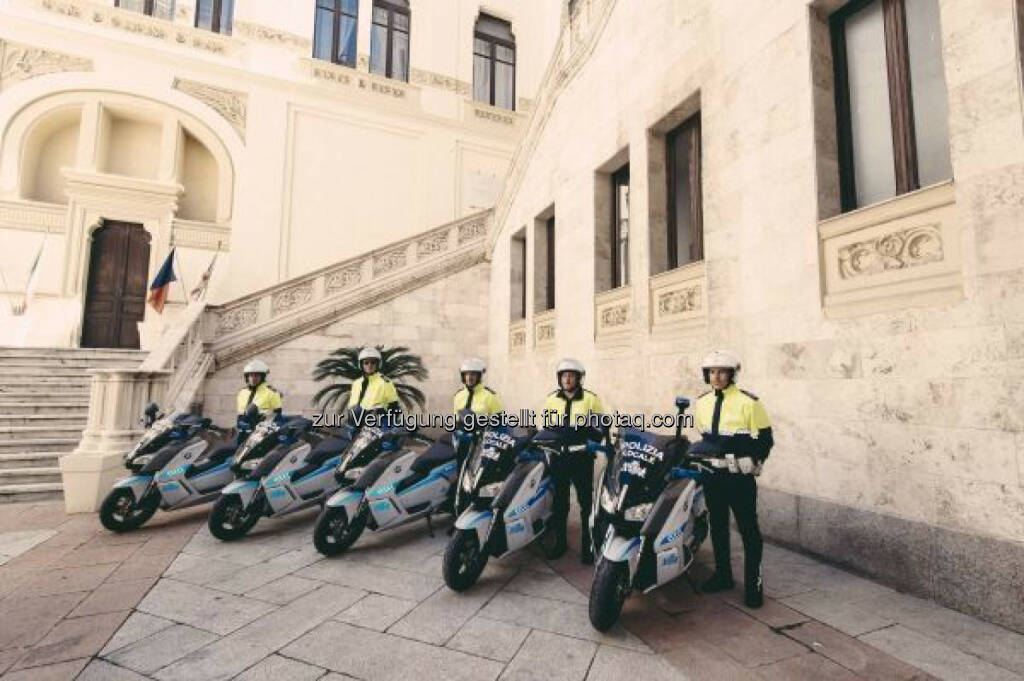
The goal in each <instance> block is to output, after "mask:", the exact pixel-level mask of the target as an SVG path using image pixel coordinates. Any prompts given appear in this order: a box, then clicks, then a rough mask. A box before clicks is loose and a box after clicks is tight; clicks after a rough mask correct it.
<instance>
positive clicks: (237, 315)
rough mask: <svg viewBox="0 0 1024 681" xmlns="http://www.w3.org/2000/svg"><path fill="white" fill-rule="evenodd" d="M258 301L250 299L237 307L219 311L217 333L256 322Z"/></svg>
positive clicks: (234, 329)
mask: <svg viewBox="0 0 1024 681" xmlns="http://www.w3.org/2000/svg"><path fill="white" fill-rule="evenodd" d="M259 312H260V308H259V303H258V302H257V301H251V302H248V303H245V304H244V305H239V306H238V307H232V308H228V309H227V310H224V311H222V312H221V313H220V319H219V323H218V324H217V329H218V331H219V333H231V332H232V331H237V330H239V329H244V328H245V327H247V326H252V325H253V324H255V323H256V320H257V318H258V317H259Z"/></svg>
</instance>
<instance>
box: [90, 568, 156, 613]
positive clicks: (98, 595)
mask: <svg viewBox="0 0 1024 681" xmlns="http://www.w3.org/2000/svg"><path fill="white" fill-rule="evenodd" d="M156 580H157V578H156V577H144V578H142V579H131V580H124V581H118V582H104V583H103V584H101V585H100V586H99V587H97V588H96V590H95V591H93V592H92V593H91V594H89V595H88V596H87V597H86V599H85V600H84V601H82V602H81V603H79V605H78V607H77V608H75V609H74V610H73V611H71V615H70V616H71V617H81V616H82V615H98V614H100V613H104V612H117V611H118V610H131V609H132V608H134V607H135V605H136V604H137V603H138V602H139V601H141V600H142V598H143V597H144V596H145V595H146V593H147V592H148V591H149V590H150V589H151V588H152V587H153V585H154V584H156Z"/></svg>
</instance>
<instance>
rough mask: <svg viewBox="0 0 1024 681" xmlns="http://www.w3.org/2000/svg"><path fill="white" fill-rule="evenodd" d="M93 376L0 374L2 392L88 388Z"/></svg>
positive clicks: (81, 389) (0, 390)
mask: <svg viewBox="0 0 1024 681" xmlns="http://www.w3.org/2000/svg"><path fill="white" fill-rule="evenodd" d="M91 382H92V377H91V376H89V375H88V374H81V375H79V376H20V377H12V376H0V394H2V393H5V392H25V391H28V392H38V391H39V390H41V389H42V390H46V391H52V390H54V389H56V390H75V391H78V392H81V391H83V390H88V389H89V385H90V383H91Z"/></svg>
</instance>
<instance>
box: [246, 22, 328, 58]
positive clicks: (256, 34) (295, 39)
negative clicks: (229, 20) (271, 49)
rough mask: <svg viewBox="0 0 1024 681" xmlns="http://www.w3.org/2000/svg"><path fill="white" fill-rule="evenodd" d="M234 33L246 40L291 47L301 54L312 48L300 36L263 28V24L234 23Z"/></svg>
mask: <svg viewBox="0 0 1024 681" xmlns="http://www.w3.org/2000/svg"><path fill="white" fill-rule="evenodd" d="M234 32H235V34H236V35H240V36H244V37H246V38H253V39H255V40H259V41H261V42H265V43H271V44H273V45H282V46H284V47H291V48H295V49H297V50H301V51H302V52H308V51H309V50H310V48H311V47H312V46H313V43H312V41H310V39H309V38H303V37H302V36H300V35H295V34H294V33H288V32H287V31H281V30H279V29H276V28H272V27H270V26H264V25H263V24H253V23H249V22H248V21H236V22H235V25H234Z"/></svg>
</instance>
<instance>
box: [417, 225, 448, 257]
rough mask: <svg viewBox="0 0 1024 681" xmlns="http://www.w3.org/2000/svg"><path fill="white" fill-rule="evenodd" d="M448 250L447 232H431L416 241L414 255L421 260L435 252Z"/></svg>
mask: <svg viewBox="0 0 1024 681" xmlns="http://www.w3.org/2000/svg"><path fill="white" fill-rule="evenodd" d="M447 250H448V232H447V231H444V232H438V233H437V234H431V235H430V236H427V237H424V238H422V239H420V240H419V241H417V242H416V255H417V257H418V258H419V259H420V260H422V259H423V258H429V257H430V256H432V255H434V254H436V253H443V252H444V251H447Z"/></svg>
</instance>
